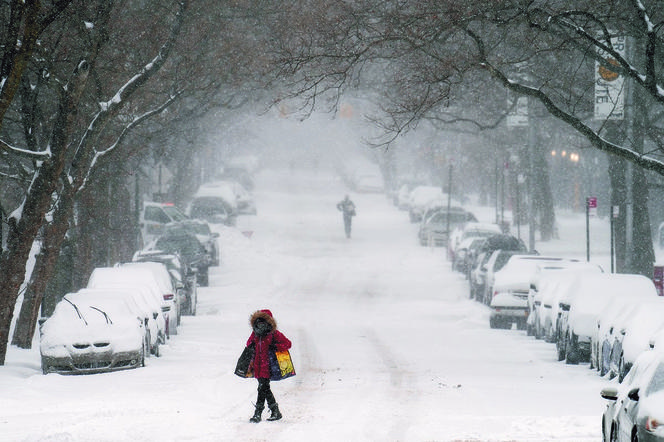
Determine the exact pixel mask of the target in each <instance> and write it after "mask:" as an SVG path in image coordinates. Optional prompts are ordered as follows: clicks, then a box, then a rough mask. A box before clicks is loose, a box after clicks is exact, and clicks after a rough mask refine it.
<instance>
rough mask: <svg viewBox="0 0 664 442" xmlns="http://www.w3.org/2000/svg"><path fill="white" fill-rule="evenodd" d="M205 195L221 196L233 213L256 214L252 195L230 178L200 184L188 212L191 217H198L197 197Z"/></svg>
mask: <svg viewBox="0 0 664 442" xmlns="http://www.w3.org/2000/svg"><path fill="white" fill-rule="evenodd" d="M205 197H218V198H221V199H222V200H223V201H224V202H225V203H226V204H227V206H228V207H230V208H231V210H232V213H233V214H235V215H256V203H255V201H254V197H253V195H252V194H251V193H250V192H249V191H248V190H247V189H245V188H244V187H243V186H242V184H240V183H238V182H237V181H232V180H220V181H212V182H209V183H205V184H203V185H201V186H200V187H199V188H198V190H197V191H196V193H195V194H194V197H193V201H192V203H191V206H190V207H189V209H188V212H187V213H188V214H189V216H190V217H191V218H200V216H195V215H197V214H196V213H195V210H194V209H195V208H196V207H197V205H196V204H195V203H196V201H197V200H198V199H201V198H205Z"/></svg>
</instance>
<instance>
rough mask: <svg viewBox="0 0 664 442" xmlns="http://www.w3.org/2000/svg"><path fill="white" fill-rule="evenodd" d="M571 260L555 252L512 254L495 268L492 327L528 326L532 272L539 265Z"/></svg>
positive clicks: (492, 290)
mask: <svg viewBox="0 0 664 442" xmlns="http://www.w3.org/2000/svg"><path fill="white" fill-rule="evenodd" d="M568 261H570V260H568V259H566V258H560V257H554V256H540V255H513V256H511V257H510V258H509V260H508V261H507V263H506V264H505V266H504V267H503V268H502V269H500V270H499V271H497V272H495V275H494V279H493V283H492V285H491V288H490V289H491V291H490V292H488V293H487V296H489V298H490V299H489V306H490V307H491V314H490V316H489V325H490V326H491V328H511V327H512V324H513V323H516V326H517V328H518V329H519V330H525V329H526V321H527V319H528V314H529V313H530V311H529V309H528V293H529V291H530V283H531V280H532V278H533V275H534V274H535V273H536V272H537V269H538V267H539V266H543V265H552V264H558V263H565V262H568Z"/></svg>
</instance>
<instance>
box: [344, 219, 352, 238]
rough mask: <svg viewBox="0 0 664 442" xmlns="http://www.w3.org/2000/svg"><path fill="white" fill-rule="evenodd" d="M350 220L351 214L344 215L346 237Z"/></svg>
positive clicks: (348, 234) (347, 236)
mask: <svg viewBox="0 0 664 442" xmlns="http://www.w3.org/2000/svg"><path fill="white" fill-rule="evenodd" d="M352 220H353V217H352V216H350V215H344V230H345V231H346V238H350V224H351V222H352Z"/></svg>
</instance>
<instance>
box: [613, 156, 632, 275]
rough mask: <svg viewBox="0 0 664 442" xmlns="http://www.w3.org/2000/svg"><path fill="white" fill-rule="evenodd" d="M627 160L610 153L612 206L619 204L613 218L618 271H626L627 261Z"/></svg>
mask: <svg viewBox="0 0 664 442" xmlns="http://www.w3.org/2000/svg"><path fill="white" fill-rule="evenodd" d="M626 168H627V161H626V160H624V159H623V158H619V157H617V156H615V155H609V177H610V179H611V207H614V206H618V216H617V217H616V218H614V220H613V237H614V249H615V255H616V267H615V270H616V272H617V273H626V272H627V271H628V270H627V268H626V263H627V253H626V249H627V235H626V233H627V181H626V178H625V169H626Z"/></svg>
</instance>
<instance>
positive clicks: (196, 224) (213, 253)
mask: <svg viewBox="0 0 664 442" xmlns="http://www.w3.org/2000/svg"><path fill="white" fill-rule="evenodd" d="M179 227H181V228H183V229H185V230H187V231H189V232H191V233H193V234H194V235H196V238H197V239H198V241H199V242H200V243H201V244H203V247H205V250H206V252H207V254H208V255H209V257H210V259H209V261H210V265H211V266H212V267H216V266H218V265H219V264H220V262H221V250H220V247H219V233H217V232H213V231H212V229H210V225H209V224H208V223H207V222H206V221H204V220H201V219H189V220H186V221H182V222H179V223H174V224H170V225H169V226H168V227H167V228H174V229H177V228H179Z"/></svg>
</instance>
